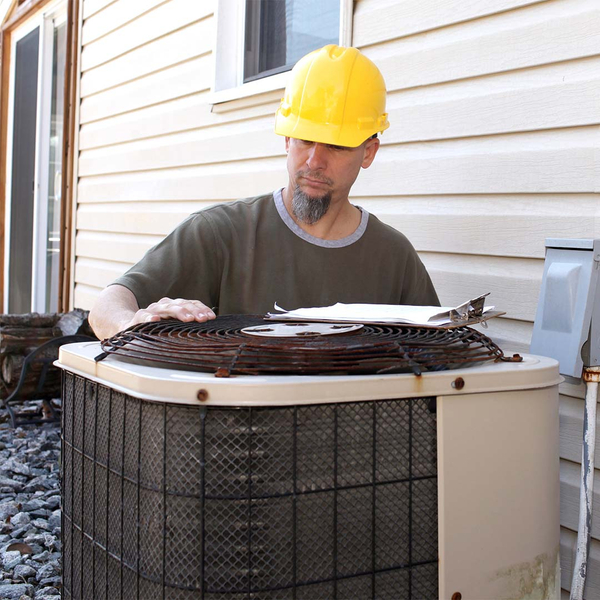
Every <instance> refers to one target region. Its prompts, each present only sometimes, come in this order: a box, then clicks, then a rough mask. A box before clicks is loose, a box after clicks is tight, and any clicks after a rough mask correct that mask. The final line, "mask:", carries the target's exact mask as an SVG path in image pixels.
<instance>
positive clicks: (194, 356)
mask: <svg viewBox="0 0 600 600" xmlns="http://www.w3.org/2000/svg"><path fill="white" fill-rule="evenodd" d="M261 325H262V326H265V327H266V328H268V326H269V324H268V323H266V322H265V321H264V319H263V318H262V317H260V316H249V315H226V316H221V317H217V318H216V319H214V320H212V321H208V322H206V323H196V322H193V323H183V322H181V321H175V320H163V321H158V322H153V323H141V324H138V325H134V326H133V327H131V328H129V329H127V330H126V331H123V332H120V333H118V334H117V335H115V336H113V337H112V338H110V339H107V340H104V341H103V342H102V349H103V350H104V353H103V354H102V355H100V356H99V357H98V360H100V359H102V358H104V357H105V356H106V355H108V354H115V355H117V356H120V357H123V358H127V359H135V360H143V361H148V362H151V363H156V364H159V365H163V366H170V367H176V368H177V367H180V368H187V369H194V370H198V371H205V372H210V373H216V375H218V376H224V377H227V376H229V375H232V374H247V375H259V374H260V375H265V374H296V375H319V374H340V375H342V374H377V373H401V372H413V373H416V374H420V373H421V371H437V370H442V369H452V368H458V367H464V366H467V365H469V364H471V363H476V362H482V361H487V360H501V359H503V358H504V355H503V352H502V350H501V349H500V348H499V347H498V346H497V345H496V344H495V343H494V342H493V341H492V340H491V339H490V338H488V337H486V336H485V335H483V334H482V333H480V332H478V331H476V330H474V329H471V328H469V327H455V328H452V329H439V328H429V327H413V326H404V325H402V326H400V325H365V326H364V327H362V328H360V329H358V330H356V331H351V332H349V333H342V334H339V335H327V336H325V335H323V336H320V335H314V336H313V335H302V334H298V335H297V337H281V338H277V337H256V336H254V335H249V334H247V333H244V332H243V331H242V329H245V328H248V327H256V326H261Z"/></svg>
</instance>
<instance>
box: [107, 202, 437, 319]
mask: <svg viewBox="0 0 600 600" xmlns="http://www.w3.org/2000/svg"><path fill="white" fill-rule="evenodd" d="M361 211H362V219H361V223H360V225H359V227H358V228H357V229H356V231H355V232H354V233H353V234H351V235H350V236H348V237H346V238H342V239H340V240H323V239H321V238H316V237H313V236H311V235H309V234H307V233H306V232H305V231H304V230H303V229H301V228H300V227H299V226H298V225H297V224H296V223H295V222H294V220H293V219H292V218H291V217H290V215H289V213H288V212H287V209H286V208H285V205H284V204H283V199H282V196H281V191H277V192H275V193H274V194H267V195H264V196H258V197H256V198H249V199H246V200H239V201H236V202H232V203H227V204H220V205H217V206H213V207H211V208H208V209H205V210H202V211H199V212H196V213H193V214H192V215H190V216H189V217H188V218H187V219H186V220H185V221H183V223H181V224H180V225H179V226H178V227H177V228H176V229H175V230H174V231H173V232H172V233H171V234H169V235H168V236H167V237H166V238H165V239H164V240H163V241H161V242H160V243H159V244H157V245H156V246H154V248H152V249H151V250H149V251H148V253H147V254H146V255H145V256H144V257H143V258H142V260H140V262H139V263H137V264H136V265H134V266H133V267H132V268H131V269H130V270H129V271H128V272H127V273H125V275H123V276H122V277H120V278H119V279H117V280H116V281H115V282H114V283H116V284H119V285H123V286H125V287H126V288H128V289H129V290H131V291H132V292H133V294H134V295H135V297H136V298H137V301H138V304H139V306H140V308H145V307H146V306H148V304H150V303H152V302H156V301H157V300H159V299H160V298H162V297H164V296H168V297H170V298H187V299H194V300H200V301H201V302H203V303H204V304H206V305H207V306H209V307H215V308H216V310H217V311H218V313H219V314H263V313H266V312H268V311H271V310H273V305H274V303H275V302H277V304H278V305H279V306H281V307H282V308H285V309H287V310H291V309H294V308H300V307H309V306H328V305H331V304H335V303H336V302H344V303H354V302H358V303H373V304H414V305H428V306H437V305H439V301H438V298H437V295H436V293H435V290H434V288H433V284H432V283H431V280H430V278H429V275H428V274H427V271H426V270H425V267H424V266H423V264H422V263H421V261H420V259H419V257H418V256H417V253H416V252H415V250H414V248H413V247H412V245H411V244H410V242H409V241H408V240H407V239H406V237H405V236H404V235H402V234H401V233H399V232H398V231H396V230H395V229H393V228H392V227H390V226H388V225H385V224H384V223H382V222H381V221H380V220H379V219H377V218H376V217H374V216H373V215H370V214H369V213H367V212H366V211H365V210H364V209H361Z"/></svg>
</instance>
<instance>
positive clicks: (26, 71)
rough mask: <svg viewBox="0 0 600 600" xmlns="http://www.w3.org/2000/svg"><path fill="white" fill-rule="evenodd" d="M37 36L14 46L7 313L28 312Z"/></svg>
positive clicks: (35, 32) (27, 38) (20, 41)
mask: <svg viewBox="0 0 600 600" xmlns="http://www.w3.org/2000/svg"><path fill="white" fill-rule="evenodd" d="M39 36H40V30H39V27H37V28H36V29H34V30H33V31H32V32H31V33H29V34H28V35H27V36H25V37H24V38H23V39H21V40H19V41H18V42H17V44H16V56H15V95H14V107H15V108H14V121H13V122H14V131H13V158H12V185H11V199H10V203H11V205H10V254H9V271H8V277H9V282H8V290H9V294H8V312H10V313H26V312H30V310H31V273H32V253H33V199H34V185H35V146H36V111H37V85H38V49H39Z"/></svg>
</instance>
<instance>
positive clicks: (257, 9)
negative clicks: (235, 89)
mask: <svg viewBox="0 0 600 600" xmlns="http://www.w3.org/2000/svg"><path fill="white" fill-rule="evenodd" d="M339 30H340V5H339V2H338V1H337V0H266V1H264V0H246V27H245V40H244V83H246V82H248V81H252V80H254V79H259V78H261V77H268V76H269V75H274V74H275V73H281V72H282V71H289V70H290V69H291V68H292V67H293V66H294V64H295V63H296V62H297V61H298V60H299V59H300V58H302V57H303V56H304V55H305V54H307V53H308V52H310V51H311V50H315V49H316V48H320V47H321V46H325V45H326V44H337V43H338V41H339Z"/></svg>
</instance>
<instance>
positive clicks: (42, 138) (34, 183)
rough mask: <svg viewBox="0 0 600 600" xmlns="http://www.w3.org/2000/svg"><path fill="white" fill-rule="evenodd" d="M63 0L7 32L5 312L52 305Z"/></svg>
mask: <svg viewBox="0 0 600 600" xmlns="http://www.w3.org/2000/svg"><path fill="white" fill-rule="evenodd" d="M66 18H67V13H66V4H65V2H63V1H62V0H57V1H55V2H51V3H49V4H47V5H45V7H44V11H43V12H41V11H40V12H37V13H36V14H34V15H33V16H32V17H31V18H29V19H28V20H27V21H26V22H25V23H24V24H23V25H20V26H19V27H18V28H16V29H15V30H14V31H13V32H12V34H11V57H12V58H11V64H10V73H9V74H10V78H9V89H8V90H7V91H8V97H9V100H8V131H9V133H8V135H7V142H8V148H7V179H6V189H5V197H6V200H7V201H6V206H5V215H4V223H5V229H4V234H5V252H4V255H5V268H4V290H5V292H8V293H5V298H4V306H3V307H2V310H3V312H13V313H25V312H31V311H38V312H55V311H56V310H58V287H59V279H60V273H59V271H60V254H59V246H60V217H61V197H60V190H61V172H62V156H63V152H62V150H63V139H62V136H63V113H64V107H63V100H64V86H65V68H66V33H67V24H66Z"/></svg>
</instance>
